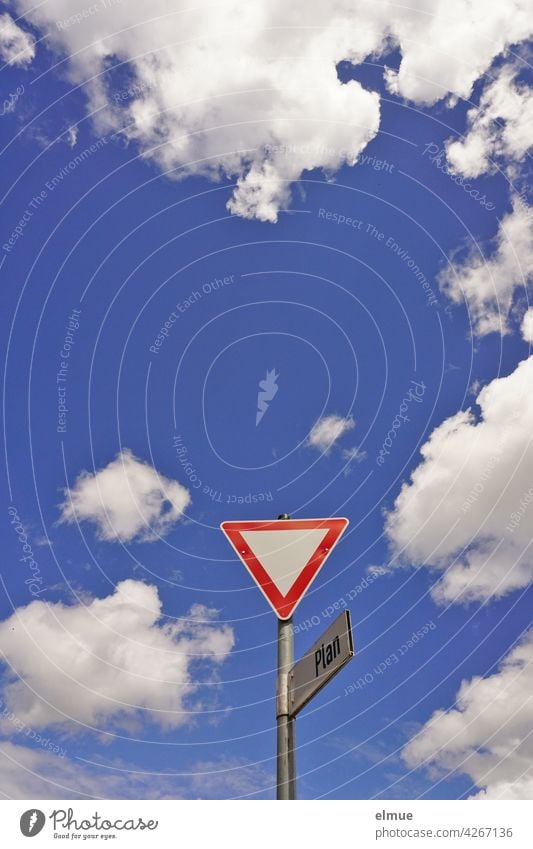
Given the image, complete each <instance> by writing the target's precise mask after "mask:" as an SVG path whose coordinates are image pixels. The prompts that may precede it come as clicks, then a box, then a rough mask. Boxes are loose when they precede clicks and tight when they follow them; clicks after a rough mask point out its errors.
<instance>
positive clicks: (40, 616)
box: [0, 580, 234, 734]
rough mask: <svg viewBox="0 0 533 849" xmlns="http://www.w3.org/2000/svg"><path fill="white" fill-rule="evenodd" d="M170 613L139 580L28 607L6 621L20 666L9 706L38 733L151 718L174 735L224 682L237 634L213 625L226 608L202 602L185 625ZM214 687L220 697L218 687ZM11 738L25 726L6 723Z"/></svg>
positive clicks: (0, 630)
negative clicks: (104, 592)
mask: <svg viewBox="0 0 533 849" xmlns="http://www.w3.org/2000/svg"><path fill="white" fill-rule="evenodd" d="M161 608H162V605H161V601H160V599H159V596H158V592H157V589H156V587H154V586H149V585H147V584H144V583H142V582H140V581H134V580H126V581H122V582H121V583H119V584H117V587H116V589H115V591H114V592H113V593H112V594H111V595H108V596H106V597H105V598H94V599H90V600H88V601H86V602H85V603H80V604H75V605H72V606H66V605H64V604H62V603H60V602H58V603H55V604H50V603H45V602H42V601H33V602H32V603H31V604H29V605H28V606H27V607H22V608H18V609H17V610H15V612H14V613H13V615H12V616H10V618H9V619H6V620H5V621H3V622H2V623H0V645H1V646H2V654H3V659H4V661H5V663H6V664H8V665H9V667H10V671H7V673H6V675H7V683H6V684H5V685H4V687H3V692H2V699H3V702H4V704H5V706H6V708H7V709H8V710H9V711H11V712H12V713H13V714H14V716H15V717H16V719H17V720H18V722H19V723H22V724H23V725H24V726H25V727H31V728H33V729H41V728H48V727H52V726H56V727H58V728H60V729H63V730H69V731H72V730H76V729H77V730H82V731H83V730H85V729H84V726H85V725H88V726H92V727H101V725H104V726H105V727H106V728H108V727H109V726H112V727H113V726H122V727H123V726H125V725H129V726H131V725H132V723H134V724H138V723H139V722H140V721H141V719H143V718H144V719H147V720H150V721H152V722H154V723H157V724H158V725H160V726H161V727H163V728H165V729H168V728H172V727H176V726H178V725H182V724H183V723H186V722H187V721H189V720H191V719H194V713H195V711H198V710H201V709H202V701H201V699H200V698H199V696H198V695H196V696H195V694H197V691H198V686H199V683H200V682H201V681H203V682H205V681H215V680H216V679H215V677H214V676H215V673H216V670H217V668H218V667H219V665H220V664H221V663H222V662H223V661H224V660H225V659H226V658H227V657H228V654H229V652H230V650H231V648H232V646H233V643H234V638H233V632H232V629H231V628H230V627H229V626H227V625H218V624H215V623H214V622H212V621H211V620H212V619H213V618H214V616H215V615H216V611H214V610H211V609H209V608H206V607H203V606H202V605H194V606H193V607H192V608H191V610H190V611H189V613H187V614H186V617H185V618H183V619H179V620H177V621H166V620H164V619H162V612H161ZM200 660H201V661H202V669H203V673H202V675H201V676H200V674H199V672H198V671H197V662H198V661H200ZM206 687H207V691H209V692H212V691H213V684H211V685H209V686H207V685H206ZM207 691H206V692H207ZM209 692H207V695H206V697H205V698H206V700H207V703H209ZM193 696H195V699H194V701H192V697H193ZM80 726H82V727H81V729H80ZM2 732H3V733H4V734H6V733H11V734H13V733H15V732H16V723H15V720H12V721H9V720H7V719H5V718H4V720H3V721H2Z"/></svg>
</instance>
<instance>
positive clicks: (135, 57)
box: [17, 0, 532, 221]
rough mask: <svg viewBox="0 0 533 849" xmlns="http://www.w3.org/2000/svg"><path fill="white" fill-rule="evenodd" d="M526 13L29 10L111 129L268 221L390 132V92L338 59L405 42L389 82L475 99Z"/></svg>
mask: <svg viewBox="0 0 533 849" xmlns="http://www.w3.org/2000/svg"><path fill="white" fill-rule="evenodd" d="M528 7H529V4H528V2H527V0H508V2H506V3H505V4H497V3H494V4H490V5H488V6H487V4H486V3H485V2H484V0H453V2H452V4H451V5H450V3H449V2H445V0H419V2H415V3H414V4H410V6H409V7H405V6H404V7H401V6H396V7H391V6H390V5H387V4H376V3H375V2H373V0H358V2H356V3H355V4H354V3H352V2H347V0H334V2H332V3H330V4H328V6H327V8H325V7H324V4H323V3H319V2H303V0H297V1H296V2H294V3H292V4H287V3H284V2H281V0H273V2H270V0H269V2H266V0H259V2H256V3H253V4H248V5H247V6H243V4H242V3H241V2H238V0H220V2H217V3H216V4H213V5H212V6H211V7H209V9H208V10H207V9H206V7H204V6H202V7H198V8H197V9H196V8H191V7H190V6H189V5H187V4H185V3H182V2H174V3H169V2H168V0H153V2H152V3H151V4H150V7H149V8H147V6H146V3H144V2H143V0H129V2H128V3H113V4H109V5H106V6H101V7H100V6H96V7H87V5H86V3H85V0H49V2H47V3H46V4H39V5H35V4H34V3H33V2H31V0H17V8H18V9H19V10H20V11H21V12H23V13H25V14H26V15H27V17H28V19H29V20H30V21H31V22H32V23H33V24H34V25H36V26H38V27H40V28H41V29H42V30H43V32H44V33H45V34H46V35H45V37H46V38H47V40H48V44H49V45H50V46H51V47H52V48H55V49H56V50H57V51H59V52H60V53H61V54H62V55H64V54H66V55H67V56H68V57H69V60H68V68H69V73H70V76H71V79H72V80H73V82H74V83H76V84H82V85H83V87H84V91H85V93H86V95H87V98H88V106H89V110H90V112H91V114H92V115H93V117H94V121H95V125H96V128H97V130H98V131H99V132H106V133H107V132H111V131H118V130H120V131H121V132H122V133H123V134H124V135H125V136H126V137H127V138H128V139H130V140H131V141H132V142H135V143H136V144H137V145H138V147H139V149H140V151H141V153H142V155H143V156H144V157H146V158H147V159H151V160H153V161H155V162H156V163H157V165H158V166H159V167H160V168H161V169H163V170H164V171H165V172H168V173H169V174H171V175H172V176H173V177H175V178H178V179H179V178H182V177H185V176H187V175H202V176H206V177H208V178H210V179H213V180H218V179H221V178H229V179H231V180H235V181H236V188H235V190H234V192H233V196H232V198H231V199H230V201H229V203H228V207H229V209H230V211H232V212H233V213H235V214H238V215H241V216H244V217H246V218H258V219H260V220H262V221H275V220H276V219H277V216H278V212H279V210H280V208H283V207H284V206H285V205H286V204H288V202H289V199H290V184H291V183H292V182H294V181H295V180H297V179H298V178H299V177H300V176H301V174H302V173H303V172H304V171H305V170H306V169H312V168H317V167H318V168H322V169H324V170H325V171H326V172H332V171H335V170H337V169H338V168H339V167H340V166H341V165H343V164H345V163H346V164H349V165H353V164H354V163H355V162H356V161H357V158H358V156H359V154H360V153H361V151H362V150H363V149H364V148H365V146H366V145H367V144H368V142H369V141H370V140H371V139H372V138H374V136H375V135H376V133H377V131H378V128H379V97H378V95H377V94H376V93H375V92H371V91H368V90H366V89H365V88H364V87H363V86H362V85H360V84H359V83H358V82H355V81H353V80H352V81H350V82H348V83H347V84H345V85H343V84H341V83H340V82H339V80H338V77H337V72H336V66H337V64H338V63H339V62H340V61H342V60H349V61H351V62H352V63H353V64H355V65H357V64H360V63H361V62H363V61H364V60H365V59H366V58H367V57H369V56H372V57H379V56H381V55H383V54H384V53H386V52H388V51H389V50H390V46H391V45H392V46H397V47H398V48H399V50H400V52H401V57H402V58H401V64H400V68H399V72H398V73H395V72H389V73H388V76H387V79H388V84H389V87H390V88H391V89H392V90H394V91H395V92H396V93H397V94H399V95H401V96H402V97H407V98H409V99H411V100H414V101H416V102H417V103H422V104H432V103H435V102H436V101H437V100H439V99H441V98H442V97H444V96H445V95H446V94H447V93H448V92H452V93H453V94H455V95H457V96H463V97H467V96H468V95H469V94H470V91H471V88H472V85H473V83H474V81H475V80H476V79H477V78H478V77H479V76H480V75H481V74H483V73H484V72H485V71H486V70H487V69H488V68H489V67H490V65H491V63H492V60H493V58H494V57H495V56H497V55H498V54H499V53H501V52H502V51H504V50H505V49H506V47H507V46H508V45H509V44H513V43H516V42H519V41H520V40H522V39H524V38H526V37H527V35H528V34H529V32H530V31H531V29H532V27H531V20H530V15H529V8H528ZM93 9H95V10H96V11H92V10H93ZM302 22H305V25H304V26H302ZM116 64H120V65H121V69H122V82H120V75H117V74H116V73H114V72H113V70H112V67H111V66H113V65H116ZM126 69H127V72H128V74H129V80H128V83H127V85H125V84H124V72H125V70H126ZM124 91H126V92H131V94H126V96H123V93H124ZM117 92H118V93H119V96H118V97H117Z"/></svg>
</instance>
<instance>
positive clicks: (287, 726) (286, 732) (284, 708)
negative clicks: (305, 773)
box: [276, 513, 296, 799]
mask: <svg viewBox="0 0 533 849" xmlns="http://www.w3.org/2000/svg"><path fill="white" fill-rule="evenodd" d="M278 518H279V519H288V518H289V516H288V515H287V514H286V513H283V514H282V515H281V516H278ZM293 663H294V629H293V624H292V618H291V619H286V620H283V619H278V680H277V688H276V719H277V726H278V729H277V739H278V746H277V798H278V799H296V763H295V745H296V739H295V732H296V728H295V720H294V719H291V718H290V716H289V671H290V669H291V667H292V665H293Z"/></svg>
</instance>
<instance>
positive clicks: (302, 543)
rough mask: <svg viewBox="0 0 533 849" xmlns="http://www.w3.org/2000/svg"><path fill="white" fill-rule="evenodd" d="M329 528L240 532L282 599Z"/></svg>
mask: <svg viewBox="0 0 533 849" xmlns="http://www.w3.org/2000/svg"><path fill="white" fill-rule="evenodd" d="M328 530H329V529H328V528H315V529H313V530H306V531H304V530H302V529H299V530H296V531H289V530H285V531H284V530H281V529H280V530H279V531H278V530H275V531H241V534H242V537H243V539H244V541H245V542H246V544H247V545H248V546H249V547H250V549H251V550H252V551H253V553H254V554H255V556H256V558H257V559H258V560H259V562H260V563H261V566H262V567H263V569H264V570H265V572H267V573H268V576H269V578H270V579H271V580H272V582H273V583H274V584H275V585H276V587H277V588H278V590H279V591H280V593H281V594H282V595H283V596H286V595H287V593H288V592H289V590H290V588H291V587H292V585H293V584H294V582H295V581H296V579H297V578H298V575H299V574H300V572H301V571H302V570H303V569H304V567H305V566H307V564H308V563H309V561H310V559H311V557H312V556H313V554H314V553H315V551H316V550H317V548H318V546H319V545H320V543H321V542H322V540H323V539H324V538H325V536H326V534H327V533H328Z"/></svg>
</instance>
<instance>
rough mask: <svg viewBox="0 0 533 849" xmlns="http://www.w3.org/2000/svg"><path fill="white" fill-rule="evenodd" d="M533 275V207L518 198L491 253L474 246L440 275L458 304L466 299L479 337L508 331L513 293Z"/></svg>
mask: <svg viewBox="0 0 533 849" xmlns="http://www.w3.org/2000/svg"><path fill="white" fill-rule="evenodd" d="M532 278H533V209H532V208H531V207H529V206H527V205H526V204H525V203H523V202H522V201H521V200H519V199H515V200H514V201H513V209H512V211H511V212H509V213H508V214H507V215H505V216H504V217H503V219H502V220H501V222H500V225H499V228H498V232H497V234H496V237H495V240H494V247H493V250H492V255H491V256H490V257H489V258H488V259H485V257H484V256H483V254H482V253H481V251H480V249H479V248H474V247H472V248H471V250H469V251H468V253H467V255H466V257H465V258H463V259H462V260H457V261H455V260H453V259H452V261H451V263H450V265H448V266H447V267H446V268H445V269H444V270H443V271H442V272H441V274H440V275H439V283H440V286H441V288H442V289H443V291H444V292H445V293H446V294H447V295H448V297H449V298H451V300H452V301H454V302H455V303H461V302H462V301H465V302H466V304H467V306H468V309H469V312H470V318H471V321H472V326H473V330H474V332H475V333H476V334H478V335H479V336H483V335H485V334H487V333H492V332H494V331H496V332H501V333H506V332H507V330H508V315H509V312H510V309H511V306H512V302H513V296H514V294H515V292H516V291H517V289H519V287H525V286H526V285H527V283H528V281H530V280H531V279H532Z"/></svg>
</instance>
